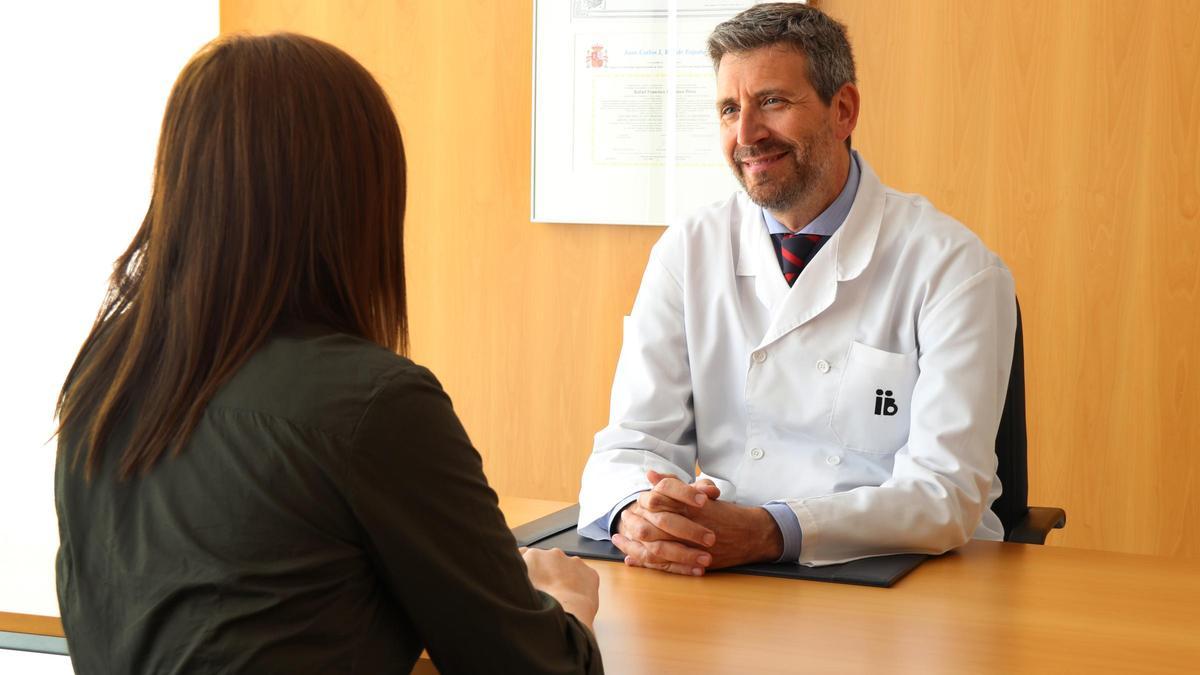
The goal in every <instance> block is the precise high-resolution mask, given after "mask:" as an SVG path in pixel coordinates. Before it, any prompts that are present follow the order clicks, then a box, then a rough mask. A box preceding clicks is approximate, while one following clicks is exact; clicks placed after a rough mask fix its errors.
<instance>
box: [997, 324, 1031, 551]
mask: <svg viewBox="0 0 1200 675" xmlns="http://www.w3.org/2000/svg"><path fill="white" fill-rule="evenodd" d="M1022 343H1023V339H1022V336H1021V304H1020V303H1019V302H1018V303H1017V334H1016V336H1015V338H1014V343H1013V359H1012V370H1011V371H1010V372H1009V375H1008V395H1007V396H1005V397H1004V411H1003V412H1002V413H1001V414H1000V427H999V429H997V430H996V459H997V460H998V462H997V466H996V475H997V476H999V477H1000V485H1001V486H1002V487H1003V489H1004V492H1002V493H1001V494H1000V496H999V497H998V498H997V499H996V501H995V502H994V503H992V511H995V512H996V515H997V516H999V517H1000V523H1001V524H1002V525H1004V538H1005V539H1008V537H1009V535H1010V534H1011V533H1012V529H1013V527H1015V526H1016V525H1017V524H1018V523H1020V522H1021V519H1023V518H1024V517H1025V514H1026V512H1028V511H1029V465H1028V462H1027V460H1026V453H1027V452H1028V449H1029V445H1028V440H1027V438H1026V433H1025V348H1024V345H1023V344H1022Z"/></svg>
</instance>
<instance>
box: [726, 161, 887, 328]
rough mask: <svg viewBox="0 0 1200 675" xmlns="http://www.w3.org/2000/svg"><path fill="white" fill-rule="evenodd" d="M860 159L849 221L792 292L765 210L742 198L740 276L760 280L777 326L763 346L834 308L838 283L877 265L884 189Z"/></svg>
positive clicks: (758, 290) (759, 287)
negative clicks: (877, 242) (785, 279)
mask: <svg viewBox="0 0 1200 675" xmlns="http://www.w3.org/2000/svg"><path fill="white" fill-rule="evenodd" d="M858 160H859V169H860V171H861V172H862V173H861V175H860V177H859V184H858V193H857V194H856V195H855V197H854V204H853V206H851V207H850V213H849V214H847V216H846V222H844V223H843V224H842V226H841V227H839V228H838V231H837V232H836V233H834V235H833V237H832V238H831V239H830V240H829V241H828V242H826V244H825V246H824V247H822V248H821V250H820V251H818V252H817V255H815V256H814V257H813V259H812V261H810V262H809V263H808V266H807V267H806V268H805V269H804V272H803V273H802V274H801V275H800V278H799V279H797V280H796V284H795V285H794V286H792V287H791V288H789V287H788V285H787V282H786V281H784V279H783V274H782V273H781V272H780V271H779V262H778V261H777V260H776V258H775V249H774V247H773V246H772V245H771V238H770V234H768V233H767V227H766V223H764V222H763V217H762V209H760V208H759V207H758V206H757V205H755V204H754V203H753V202H751V201H750V198H749V197H748V196H747V195H746V194H745V193H740V194H739V195H738V201H739V206H740V211H741V222H740V225H739V226H740V228H741V232H740V233H739V246H738V259H737V265H736V267H735V274H737V275H738V276H753V277H755V279H754V292H755V294H756V295H757V296H758V299H759V301H760V302H762V303H763V304H764V305H765V306H766V307H768V308H769V310H770V312H771V316H772V319H771V326H770V328H768V330H767V332H766V335H764V336H763V340H762V342H761V343H760V344H759V347H763V346H766V345H767V344H769V343H771V342H774V341H775V340H777V339H779V338H780V337H782V336H783V335H784V334H786V333H787V332H789V331H791V330H793V329H795V328H797V327H799V326H800V325H802V324H804V323H805V322H807V321H809V320H811V319H812V318H813V317H815V316H817V315H818V314H820V313H821V312H822V311H824V310H825V309H826V308H828V307H829V306H830V305H832V304H833V300H834V298H835V297H836V296H837V285H838V283H839V282H842V281H849V280H851V279H854V278H855V277H857V276H858V275H860V274H862V271H863V270H864V269H866V267H867V264H868V263H870V262H871V257H872V255H873V254H874V252H875V242H876V240H877V239H878V236H879V226H880V223H881V222H882V220H883V197H884V188H883V185H882V183H880V182H879V178H878V176H876V175H875V172H874V170H872V169H871V167H870V165H869V164H867V162H866V160H864V159H862V157H861V156H860V157H859V158H858Z"/></svg>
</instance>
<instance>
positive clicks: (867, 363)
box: [830, 342, 918, 454]
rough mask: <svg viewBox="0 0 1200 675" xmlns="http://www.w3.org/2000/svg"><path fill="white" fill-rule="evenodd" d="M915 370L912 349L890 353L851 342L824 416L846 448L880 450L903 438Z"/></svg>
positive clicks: (885, 450) (887, 450) (893, 446)
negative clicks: (830, 406) (827, 415)
mask: <svg viewBox="0 0 1200 675" xmlns="http://www.w3.org/2000/svg"><path fill="white" fill-rule="evenodd" d="M917 373H918V366H917V351H916V350H915V349H914V350H913V351H911V352H909V353H907V354H896V353H894V352H887V351H884V350H882V349H876V348H874V347H871V346H868V345H865V344H863V343H861V342H853V343H851V344H850V349H849V351H847V353H846V359H845V361H843V363H842V383H841V385H840V386H839V388H838V394H837V398H836V399H835V400H834V403H833V413H832V416H831V417H830V427H831V428H832V429H833V433H834V435H835V436H837V438H838V440H839V441H841V444H842V445H843V446H844V447H846V448H847V449H850V450H858V451H860V452H869V453H876V454H885V453H893V452H896V451H897V450H899V449H900V448H901V447H902V446H903V445H904V444H905V443H907V442H908V421H909V418H910V412H911V411H910V410H909V404H910V403H911V402H912V392H913V387H914V386H915V385H916V382H917Z"/></svg>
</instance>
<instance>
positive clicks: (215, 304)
mask: <svg viewBox="0 0 1200 675" xmlns="http://www.w3.org/2000/svg"><path fill="white" fill-rule="evenodd" d="M404 203H405V161H404V147H403V144H402V142H401V138H400V130H399V128H398V126H397V124H396V118H395V117H394V115H393V114H392V110H391V107H390V106H389V105H388V102H387V98H386V96H385V95H384V93H383V90H382V89H381V88H380V87H379V84H378V83H377V82H376V81H375V79H374V78H372V77H371V75H370V73H368V72H367V71H366V69H364V68H363V67H362V66H361V65H360V64H359V63H358V62H357V61H355V60H354V59H353V58H351V57H350V56H349V55H347V54H346V53H345V52H343V51H341V50H340V49H338V48H336V47H333V46H332V45H329V44H326V43H324V42H321V41H320V40H316V39H313V38H309V37H305V36H301V35H294V34H275V35H267V36H257V37H250V36H228V37H222V38H218V39H217V40H214V41H213V42H212V43H210V44H209V45H207V46H206V47H204V48H203V49H201V50H200V52H199V53H197V54H196V55H195V56H194V57H193V58H192V60H191V61H190V62H189V63H188V64H187V66H186V67H184V69H183V72H182V73H181V74H180V75H179V79H178V80H177V81H176V82H175V86H174V88H173V89H172V92H171V95H170V98H169V100H168V102H167V109H166V113H165V115H164V117H163V124H162V132H161V137H160V140H159V144H158V154H157V158H156V160H155V170H154V187H153V192H152V195H151V198H150V207H149V209H148V211H147V213H146V217H145V219H144V220H143V221H142V225H141V228H140V229H139V230H138V232H137V235H136V236H134V238H133V242H132V243H130V245H129V248H128V250H126V251H125V253H124V254H122V255H121V257H120V258H118V259H117V261H116V264H115V269H114V271H113V276H112V279H111V282H110V285H109V290H108V295H107V297H106V298H105V301H104V303H103V304H102V306H101V309H100V312H99V314H98V316H97V318H96V322H95V324H94V325H93V326H92V330H91V333H90V334H89V335H88V337H87V340H86V341H85V342H84V344H83V347H82V349H81V350H80V352H79V355H78V356H77V357H76V359H75V363H74V365H73V366H72V367H71V370H70V373H69V374H68V375H67V378H66V381H65V382H64V384H63V388H62V391H61V392H60V394H59V398H58V416H59V431H60V433H62V432H64V430H67V429H70V430H71V434H72V436H73V437H75V438H76V439H79V440H81V442H78V443H76V444H75V446H76V447H78V448H79V451H78V452H77V453H76V454H75V456H74V457H72V458H70V461H71V466H72V467H74V466H76V464H77V463H78V460H79V458H80V455H82V456H84V459H85V465H86V466H85V473H86V475H87V476H88V477H92V476H93V475H94V474H95V472H96V469H97V468H98V466H99V465H100V462H101V455H102V448H103V447H104V445H105V442H106V440H107V439H108V438H109V437H110V435H111V434H112V432H113V430H114V428H115V426H116V425H117V424H118V422H120V421H121V420H122V419H123V418H124V417H125V416H126V415H129V414H130V413H131V406H133V405H134V404H135V403H136V407H137V411H136V412H137V414H136V418H135V419H131V422H132V427H131V429H132V430H131V432H130V436H129V438H130V440H129V443H128V444H127V445H125V446H124V447H123V449H122V454H121V456H120V463H119V470H118V475H119V476H120V478H121V479H125V478H128V477H130V476H131V475H135V474H144V473H146V472H148V471H149V470H150V469H151V468H152V467H153V466H154V465H155V463H156V462H157V461H158V460H159V459H160V458H161V457H162V456H163V454H164V453H166V452H168V451H170V452H179V451H180V450H181V449H182V448H183V446H184V444H185V442H186V441H187V438H188V436H189V435H190V434H191V432H192V430H193V429H194V428H195V426H196V424H197V422H198V421H199V419H200V417H201V415H202V414H203V412H204V409H205V407H206V406H207V405H208V402H209V401H210V400H211V399H212V397H213V395H214V394H215V393H216V392H217V390H218V389H219V388H220V387H221V385H222V384H224V383H225V382H226V381H227V380H228V379H229V378H230V376H232V375H233V374H234V372H236V371H237V370H238V368H239V367H241V366H242V364H244V363H245V362H246V360H247V358H249V356H250V355H251V354H252V353H253V352H254V351H255V350H256V349H257V348H258V347H259V346H260V345H262V343H263V342H264V340H265V339H266V337H267V336H268V334H269V333H270V332H271V330H272V329H273V328H275V327H277V326H279V325H281V324H282V323H284V322H289V321H305V322H313V323H318V324H322V325H325V326H328V327H330V328H332V329H335V330H338V331H342V332H345V333H349V334H353V335H357V336H361V337H363V338H366V339H368V340H371V341H374V342H376V343H378V344H380V345H383V346H385V347H388V348H390V349H392V350H394V351H398V352H400V353H405V352H406V351H407V346H408V330H407V329H408V326H407V318H406V303H405V286H404V245H403V222H404Z"/></svg>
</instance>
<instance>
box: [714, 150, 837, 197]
mask: <svg viewBox="0 0 1200 675" xmlns="http://www.w3.org/2000/svg"><path fill="white" fill-rule="evenodd" d="M818 143H819V142H818V140H817V134H812V135H809V136H806V137H804V138H802V139H801V140H800V142H799V143H795V144H793V143H785V142H783V141H778V140H767V141H764V142H762V143H759V144H757V145H752V146H744V147H740V148H738V149H737V150H735V151H734V154H733V157H734V160H735V161H734V164H733V173H734V175H735V176H737V179H738V182H739V183H741V184H742V187H743V188H745V190H746V194H748V195H750V200H751V201H753V202H754V203H755V204H758V205H759V206H761V207H763V208H764V209H768V210H770V211H788V210H789V209H791V208H792V207H794V206H796V205H797V204H799V203H801V202H802V201H804V200H805V199H807V198H809V197H810V196H811V195H812V194H813V193H814V192H815V191H816V190H818V189H819V188H820V185H821V183H822V180H821V179H822V178H823V177H824V176H825V173H826V172H827V171H828V168H829V167H828V166H827V164H828V160H827V159H826V157H827V155H826V154H825V153H823V152H820V151H819V148H818ZM780 152H786V153H788V154H786V155H784V156H783V157H782V158H780V160H779V161H781V162H784V163H786V164H790V166H788V167H785V168H787V169H788V170H787V171H785V172H784V174H783V175H782V176H778V177H777V176H770V175H767V174H766V173H765V172H764V173H761V174H759V175H758V176H755V177H754V178H752V179H751V180H753V181H754V182H753V183H748V182H747V181H746V174H745V171H744V169H743V168H742V165H741V163H740V162H741V161H742V160H747V159H753V158H755V157H763V156H768V155H774V154H777V153H780Z"/></svg>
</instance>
